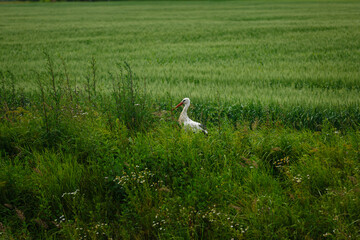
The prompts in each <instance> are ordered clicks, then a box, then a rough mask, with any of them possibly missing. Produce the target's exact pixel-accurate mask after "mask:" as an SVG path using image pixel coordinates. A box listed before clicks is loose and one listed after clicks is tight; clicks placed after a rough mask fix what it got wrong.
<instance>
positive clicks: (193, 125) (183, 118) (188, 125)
mask: <svg viewBox="0 0 360 240" xmlns="http://www.w3.org/2000/svg"><path fill="white" fill-rule="evenodd" d="M181 105H184V108H183V110H182V112H181V114H180V117H179V120H178V121H179V123H180V125H183V126H184V128H185V129H190V130H192V131H194V132H199V131H202V132H203V133H205V134H206V135H207V134H208V132H207V131H206V130H205V127H204V125H202V124H201V123H198V122H195V121H193V120H191V119H190V118H189V117H188V115H187V110H188V109H189V106H190V99H189V98H184V99H183V100H182V101H181V102H180V103H179V104H178V105H177V106H176V107H175V108H174V109H176V108H178V107H180V106H181Z"/></svg>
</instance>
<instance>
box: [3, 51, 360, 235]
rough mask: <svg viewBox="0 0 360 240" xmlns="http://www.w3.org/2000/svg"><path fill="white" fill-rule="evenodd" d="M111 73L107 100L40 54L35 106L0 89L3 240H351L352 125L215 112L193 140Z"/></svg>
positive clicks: (128, 77)
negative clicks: (59, 72) (72, 81)
mask: <svg viewBox="0 0 360 240" xmlns="http://www.w3.org/2000/svg"><path fill="white" fill-rule="evenodd" d="M48 57H49V56H48ZM93 62H94V60H93ZM120 67H121V68H120V69H122V71H119V75H111V76H112V77H113V79H112V81H113V82H112V88H113V90H112V93H111V94H110V95H107V94H104V93H102V92H101V91H100V92H98V91H97V90H96V89H97V88H96V80H95V79H96V78H89V79H88V82H87V83H86V84H85V85H84V87H83V88H81V89H78V88H76V87H74V86H72V85H69V86H68V85H66V82H62V81H59V79H58V78H56V77H54V76H56V75H53V60H52V59H51V58H50V57H49V58H48V59H47V74H46V75H44V76H42V75H41V74H38V76H39V79H38V89H37V90H36V91H34V92H33V94H32V95H26V94H24V95H22V94H17V93H18V91H20V90H18V89H17V88H14V89H12V88H11V87H10V88H7V87H5V88H3V89H2V90H4V92H5V93H6V94H7V96H8V98H6V99H3V100H2V102H1V104H2V108H1V109H2V111H1V121H0V130H1V131H0V133H1V134H0V150H1V151H0V156H1V169H2V171H1V174H0V183H1V185H0V187H1V195H0V200H1V202H2V205H1V207H0V209H1V216H2V218H1V236H2V237H4V238H5V239H28V238H46V239H49V238H50V239H51V238H53V239H133V238H138V239H143V238H159V239H168V238H183V239H190V238H195V239H209V238H212V239H223V238H229V239H232V238H234V239H242V238H250V239H259V238H276V239H279V238H323V237H330V238H356V237H359V231H358V229H359V214H360V212H359V209H358V205H359V201H360V191H359V174H360V172H359V161H358V159H359V140H360V139H359V138H360V134H359V130H358V127H357V126H356V125H354V126H352V127H348V128H342V130H340V129H337V128H335V127H334V125H332V124H331V122H329V121H328V120H324V121H323V122H322V123H321V124H320V123H319V129H321V130H320V131H314V130H310V129H309V128H304V127H302V128H300V129H295V128H293V127H290V126H287V125H286V124H284V123H283V122H282V121H281V120H279V119H278V120H276V121H275V120H271V119H267V121H259V120H255V121H247V120H244V119H243V120H241V121H240V120H239V121H236V122H234V121H232V119H230V118H228V117H227V116H226V115H224V116H223V115H221V114H220V112H219V114H217V115H216V116H214V118H213V120H214V121H209V122H208V125H209V128H208V131H209V136H205V135H202V134H193V133H192V132H186V131H184V130H182V129H181V128H180V127H179V126H178V124H177V123H176V121H175V118H176V117H177V115H178V114H179V113H176V112H175V113H174V112H171V111H163V110H159V106H158V105H157V103H156V102H154V98H153V97H152V96H151V95H148V93H147V92H146V91H144V90H142V89H143V88H142V87H141V86H142V85H139V83H137V82H136V81H135V79H134V76H135V75H134V73H133V72H132V70H131V68H130V66H129V65H127V64H126V63H124V64H123V65H120ZM93 69H95V68H93ZM120 73H121V74H120ZM94 75H96V74H93V76H94ZM42 77H43V78H42ZM5 86H7V85H5ZM10 86H11V85H10ZM140 89H141V90H140ZM170 102H171V101H170ZM169 104H170V103H169ZM170 105H171V104H170ZM160 109H161V107H160ZM215 110H216V109H215ZM215 110H214V111H215ZM218 110H219V109H218ZM248 110H249V112H251V111H256V106H255V105H254V106H253V107H251V108H249V109H248ZM195 115H196V114H195Z"/></svg>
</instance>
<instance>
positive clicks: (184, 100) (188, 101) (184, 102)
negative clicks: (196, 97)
mask: <svg viewBox="0 0 360 240" xmlns="http://www.w3.org/2000/svg"><path fill="white" fill-rule="evenodd" d="M183 104H184V105H185V106H189V105H190V99H189V98H184V99H183V100H182V101H181V102H180V103H179V104H178V105H177V106H176V107H175V109H176V108H178V107H180V106H181V105H183Z"/></svg>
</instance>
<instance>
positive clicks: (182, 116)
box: [179, 104, 190, 123]
mask: <svg viewBox="0 0 360 240" xmlns="http://www.w3.org/2000/svg"><path fill="white" fill-rule="evenodd" d="M189 106H190V104H189V105H185V106H184V108H183V110H182V112H181V114H180V117H179V122H180V123H183V122H185V121H186V120H187V119H188V118H189V117H188V115H187V110H188V109H189Z"/></svg>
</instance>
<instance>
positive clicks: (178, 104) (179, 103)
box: [174, 101, 184, 110]
mask: <svg viewBox="0 0 360 240" xmlns="http://www.w3.org/2000/svg"><path fill="white" fill-rule="evenodd" d="M183 104H184V102H183V101H181V103H179V104H178V105H177V106H176V107H175V108H174V110H175V109H177V108H178V107H180V106H181V105H183Z"/></svg>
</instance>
